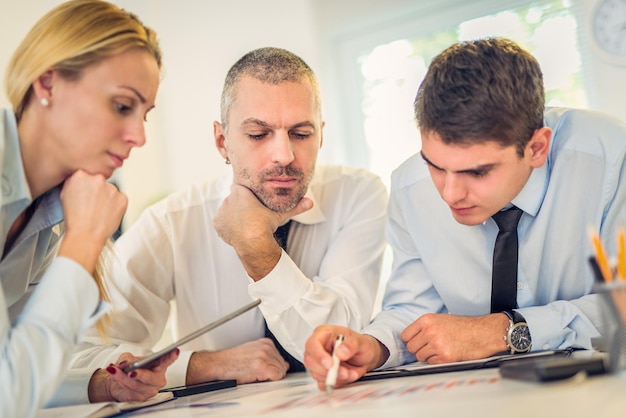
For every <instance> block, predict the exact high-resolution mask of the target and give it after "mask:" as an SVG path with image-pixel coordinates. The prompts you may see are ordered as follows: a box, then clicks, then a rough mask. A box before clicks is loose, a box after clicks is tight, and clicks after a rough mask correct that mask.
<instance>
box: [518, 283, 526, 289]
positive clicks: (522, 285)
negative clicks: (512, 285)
mask: <svg viewBox="0 0 626 418" xmlns="http://www.w3.org/2000/svg"><path fill="white" fill-rule="evenodd" d="M523 288H524V284H523V283H521V282H517V290H522V289H523Z"/></svg>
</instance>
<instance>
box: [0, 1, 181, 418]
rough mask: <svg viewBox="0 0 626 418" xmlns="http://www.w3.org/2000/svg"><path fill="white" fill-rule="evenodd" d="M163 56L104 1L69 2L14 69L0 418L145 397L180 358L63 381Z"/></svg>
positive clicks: (96, 312) (35, 31) (0, 135)
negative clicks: (122, 171) (118, 176)
mask: <svg viewBox="0 0 626 418" xmlns="http://www.w3.org/2000/svg"><path fill="white" fill-rule="evenodd" d="M160 68H161V52H160V49H159V46H158V42H157V40H156V35H155V33H154V32H153V31H152V30H151V29H149V28H147V27H145V26H144V25H143V24H142V23H141V22H140V21H139V20H138V19H137V17H135V16H134V15H132V14H130V13H128V12H126V11H124V10H122V9H120V8H118V7H116V6H114V5H112V4H109V3H106V2H104V1H99V0H76V1H70V2H67V3H63V4H61V5H59V6H57V7H56V8H54V9H52V10H51V11H50V12H48V13H47V14H46V15H45V16H44V17H42V18H41V19H40V20H39V21H38V22H37V23H36V24H35V26H34V27H33V28H32V29H31V31H30V32H29V33H28V34H27V35H26V37H25V39H24V40H23V41H22V43H21V45H20V46H19V47H18V48H17V50H16V51H15V53H14V55H13V57H12V59H11V61H10V63H9V66H8V70H7V76H6V90H7V95H8V97H9V100H10V102H11V104H12V109H4V110H0V171H1V172H2V194H1V197H0V251H2V256H1V258H0V282H1V284H2V286H1V287H0V386H1V387H2V391H0V397H1V399H0V417H9V416H11V417H16V416H20V417H23V416H32V415H33V414H34V413H35V411H36V409H37V408H39V407H42V406H44V405H46V403H48V404H49V405H50V404H55V405H56V404H67V403H78V402H88V401H92V402H94V401H104V400H119V401H126V400H144V399H147V398H149V397H151V396H153V395H154V394H156V392H157V391H158V389H159V388H160V387H161V386H163V385H164V384H165V375H164V373H165V369H166V368H167V366H169V364H171V363H172V362H173V361H174V360H175V358H176V357H177V353H173V354H172V355H170V357H169V358H167V359H165V360H164V361H163V362H162V363H161V364H159V365H156V366H155V367H154V368H152V369H148V370H136V371H134V372H131V373H130V374H128V375H126V374H124V373H123V372H122V371H121V369H120V367H123V366H124V363H125V362H129V361H132V360H134V359H135V357H134V356H132V355H131V354H129V353H125V354H122V356H121V357H120V358H119V360H118V362H117V364H110V365H108V366H107V365H103V366H105V367H104V368H103V369H100V370H98V371H97V372H96V373H94V374H93V375H92V373H91V372H87V371H85V372H84V373H83V372H82V371H81V370H75V371H72V373H71V374H69V375H68V374H67V373H66V370H67V365H68V362H69V360H70V356H71V353H72V350H73V348H74V346H75V344H76V343H78V341H80V339H81V337H82V334H83V332H84V330H85V329H86V328H88V327H89V326H90V325H93V324H94V322H96V321H98V320H100V319H101V318H102V315H103V313H104V311H105V309H103V308H102V304H101V301H102V300H103V299H106V294H105V291H104V288H103V286H102V284H101V281H100V279H99V278H98V277H99V274H98V273H97V270H98V269H97V264H98V257H99V255H100V253H101V251H102V249H103V247H104V245H105V243H106V242H107V240H108V237H109V236H111V234H112V233H113V232H114V231H115V229H116V227H117V226H118V225H119V222H120V220H121V217H122V215H123V213H124V211H125V210H126V204H127V199H126V197H125V196H124V195H123V194H122V193H120V192H119V191H118V190H117V189H116V188H115V187H114V186H113V185H111V184H110V183H108V182H107V181H106V180H107V178H109V177H110V176H111V175H112V174H113V172H114V170H115V169H116V168H119V167H121V166H122V165H123V163H124V160H126V158H128V156H129V155H130V152H131V150H132V149H133V148H134V147H139V146H142V145H143V144H144V143H145V140H146V139H145V132H144V121H145V118H146V115H147V114H148V112H149V111H150V110H151V109H152V108H153V107H154V101H155V98H156V94H157V89H158V85H159V80H160Z"/></svg>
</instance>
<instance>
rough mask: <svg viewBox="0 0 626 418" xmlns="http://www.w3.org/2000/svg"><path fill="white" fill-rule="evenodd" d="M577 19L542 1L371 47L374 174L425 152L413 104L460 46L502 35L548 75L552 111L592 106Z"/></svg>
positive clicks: (368, 124) (368, 108)
mask: <svg viewBox="0 0 626 418" xmlns="http://www.w3.org/2000/svg"><path fill="white" fill-rule="evenodd" d="M576 25H577V24H576V19H575V17H574V14H573V12H572V11H571V9H570V4H569V2H568V1H562V0H543V1H537V2H533V3H530V4H529V5H526V6H524V7H521V8H518V9H514V10H508V11H503V12H500V13H496V14H493V15H489V16H484V17H480V18H477V19H472V20H468V21H465V22H463V23H461V24H459V25H458V26H455V27H450V28H442V30H440V31H439V32H435V33H431V34H429V35H428V36H420V37H416V38H414V39H399V40H396V41H393V42H390V43H387V44H384V45H379V46H377V47H375V48H373V49H372V50H371V51H370V52H369V53H367V54H365V55H363V56H361V57H360V59H359V65H360V69H361V73H362V77H363V80H364V82H363V98H364V99H363V103H362V111H363V115H364V128H365V129H364V131H365V137H366V145H367V147H368V150H369V155H370V169H371V170H372V171H374V172H375V173H377V174H379V175H380V176H381V177H382V178H383V180H384V181H385V182H387V184H388V183H389V176H390V174H391V171H392V170H393V169H394V168H395V167H397V166H398V165H399V164H400V163H401V162H402V161H403V160H405V159H406V158H408V157H409V156H410V155H412V154H414V153H415V152H417V151H418V150H419V149H420V140H419V133H418V131H417V129H416V127H415V122H414V119H413V106H412V104H413V99H414V97H415V93H416V91H417V88H418V86H419V83H420V82H421V80H422V78H423V77H424V74H425V72H426V68H427V66H428V64H429V63H430V61H431V59H432V58H433V57H434V56H435V55H437V54H438V53H439V52H441V51H442V50H443V49H445V48H446V47H448V46H450V45H451V44H452V43H454V42H457V41H463V40H469V39H476V38H482V37H487V36H502V37H507V38H510V39H513V40H514V41H516V42H518V43H519V44H520V45H521V46H522V47H524V48H526V49H527V50H529V51H530V52H531V53H532V54H533V55H534V56H535V57H536V58H537V60H538V61H539V62H540V64H541V66H542V69H543V72H544V82H545V88H546V104H547V105H549V106H569V107H587V98H586V95H585V91H584V89H583V86H582V70H581V58H580V53H579V48H578V44H577V35H576V31H577V26H576Z"/></svg>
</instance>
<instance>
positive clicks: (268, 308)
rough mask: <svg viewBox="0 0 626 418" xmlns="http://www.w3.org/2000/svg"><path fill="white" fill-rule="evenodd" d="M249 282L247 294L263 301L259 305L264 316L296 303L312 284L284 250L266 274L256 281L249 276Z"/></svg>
mask: <svg viewBox="0 0 626 418" xmlns="http://www.w3.org/2000/svg"><path fill="white" fill-rule="evenodd" d="M250 282H251V283H250V284H249V285H248V294H249V295H250V296H251V297H252V298H253V299H261V301H262V302H264V303H262V304H261V305H260V306H259V307H260V309H261V311H262V312H263V314H264V315H265V317H266V318H267V317H268V316H274V315H280V314H281V313H282V312H283V311H285V310H287V309H289V308H291V307H293V306H294V305H296V304H297V303H298V302H299V301H300V300H301V299H302V297H303V296H304V294H305V293H306V292H307V290H308V288H309V286H311V284H312V283H311V280H309V278H307V277H306V276H305V275H304V274H303V273H302V272H301V271H300V269H299V268H298V266H297V265H296V263H294V262H293V260H292V259H291V258H290V257H289V255H287V253H286V252H285V251H284V250H283V252H282V254H281V256H280V259H279V260H278V263H276V266H274V268H273V269H272V271H270V272H269V273H268V275H267V276H265V277H264V278H263V279H262V280H259V281H257V282H255V281H253V280H252V279H251V278H250ZM266 314H268V315H266Z"/></svg>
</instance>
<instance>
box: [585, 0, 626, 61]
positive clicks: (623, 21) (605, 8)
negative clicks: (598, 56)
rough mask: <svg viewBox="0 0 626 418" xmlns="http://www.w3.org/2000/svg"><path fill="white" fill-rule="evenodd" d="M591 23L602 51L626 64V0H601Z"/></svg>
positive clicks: (597, 43) (594, 37)
mask: <svg viewBox="0 0 626 418" xmlns="http://www.w3.org/2000/svg"><path fill="white" fill-rule="evenodd" d="M591 24H592V25H591V26H592V31H593V33H592V35H593V39H594V41H595V44H596V46H597V47H598V48H599V50H600V52H601V53H602V54H604V55H605V57H607V58H612V59H613V60H614V61H616V62H617V61H621V62H623V63H624V64H626V0H599V2H598V4H597V6H596V9H595V12H594V13H593V15H592V22H591Z"/></svg>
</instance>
